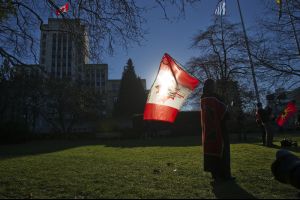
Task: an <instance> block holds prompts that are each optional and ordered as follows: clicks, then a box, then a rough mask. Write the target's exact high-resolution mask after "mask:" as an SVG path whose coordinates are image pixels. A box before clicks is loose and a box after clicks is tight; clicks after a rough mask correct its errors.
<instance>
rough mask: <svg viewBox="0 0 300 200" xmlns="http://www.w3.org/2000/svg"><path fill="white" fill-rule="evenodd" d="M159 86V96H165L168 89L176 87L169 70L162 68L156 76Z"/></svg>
mask: <svg viewBox="0 0 300 200" xmlns="http://www.w3.org/2000/svg"><path fill="white" fill-rule="evenodd" d="M156 85H158V87H159V92H158V93H157V95H159V96H164V97H165V96H167V95H168V93H169V91H170V90H173V89H175V88H176V82H175V79H174V77H173V75H172V72H171V71H169V70H162V71H160V73H159V74H158V76H157V84H156Z"/></svg>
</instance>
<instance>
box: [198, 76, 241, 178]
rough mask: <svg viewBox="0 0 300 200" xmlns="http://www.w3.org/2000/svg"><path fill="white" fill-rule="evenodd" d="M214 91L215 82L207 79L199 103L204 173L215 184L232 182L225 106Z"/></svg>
mask: <svg viewBox="0 0 300 200" xmlns="http://www.w3.org/2000/svg"><path fill="white" fill-rule="evenodd" d="M214 91H215V82H214V81H213V80H212V79H207V80H206V81H205V82H204V87H203V94H202V96H201V103H200V106H201V126H202V145H203V151H204V171H207V172H210V173H211V174H212V178H213V179H214V180H215V181H216V182H217V181H222V180H234V179H235V178H234V177H232V176H231V169H230V144H229V135H228V132H227V129H226V120H227V119H228V113H227V106H226V105H225V104H224V103H223V101H222V100H221V98H220V97H218V95H217V94H215V92H214Z"/></svg>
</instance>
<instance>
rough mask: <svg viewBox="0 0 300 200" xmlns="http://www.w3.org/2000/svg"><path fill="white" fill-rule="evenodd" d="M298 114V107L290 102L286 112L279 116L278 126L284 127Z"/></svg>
mask: <svg viewBox="0 0 300 200" xmlns="http://www.w3.org/2000/svg"><path fill="white" fill-rule="evenodd" d="M296 112H297V107H296V104H295V103H294V102H289V103H288V104H287V106H286V108H285V109H284V111H283V112H282V113H281V114H280V115H279V116H278V118H277V120H276V122H277V124H278V126H283V125H284V124H285V123H286V122H287V121H288V119H289V118H290V117H292V116H293V115H294V114H295V113H296Z"/></svg>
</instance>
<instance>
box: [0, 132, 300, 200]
mask: <svg viewBox="0 0 300 200" xmlns="http://www.w3.org/2000/svg"><path fill="white" fill-rule="evenodd" d="M282 138H283V136H281V137H277V138H275V144H277V145H279V141H280V139H282ZM293 139H294V140H297V141H298V143H299V142H300V134H299V136H297V135H294V136H293ZM252 140H253V139H252ZM252 140H251V143H234V144H232V145H231V164H232V165H231V167H232V174H233V176H235V177H236V178H237V179H236V181H235V182H227V183H225V184H221V185H217V186H214V185H212V184H211V181H212V179H211V176H210V174H209V173H205V172H204V171H203V152H202V147H201V146H200V138H198V137H184V138H164V139H153V140H121V141H107V142H103V141H36V142H31V143H27V144H19V145H8V146H0V198H231V197H232V198H281V199H283V198H297V196H296V195H297V193H298V191H297V189H296V188H294V187H292V186H290V185H286V184H282V183H280V182H278V181H276V180H275V179H274V178H273V176H272V173H271V170H270V166H271V164H272V162H273V161H274V159H275V154H276V151H277V150H278V149H277V148H267V147H263V146H261V145H260V143H259V141H255V140H253V141H252ZM292 152H293V153H295V154H296V155H298V156H300V149H299V148H294V149H292Z"/></svg>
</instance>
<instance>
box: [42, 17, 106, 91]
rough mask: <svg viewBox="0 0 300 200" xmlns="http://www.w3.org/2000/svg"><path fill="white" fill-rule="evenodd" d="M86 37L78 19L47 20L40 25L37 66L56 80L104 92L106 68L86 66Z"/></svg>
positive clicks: (97, 65) (102, 65) (103, 66)
mask: <svg viewBox="0 0 300 200" xmlns="http://www.w3.org/2000/svg"><path fill="white" fill-rule="evenodd" d="M88 55H89V54H88V36H87V33H86V30H85V26H84V25H82V24H81V23H80V20H79V19H53V18H50V19H48V24H43V25H42V26H41V43H40V66H41V67H42V68H43V69H44V70H45V71H46V73H47V75H48V76H49V77H51V78H55V79H67V80H72V81H78V82H81V83H83V84H84V85H86V86H90V87H92V88H95V90H96V91H98V92H100V93H101V94H105V93H106V92H107V80H108V65H107V64H89V63H88V62H89V59H88Z"/></svg>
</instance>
